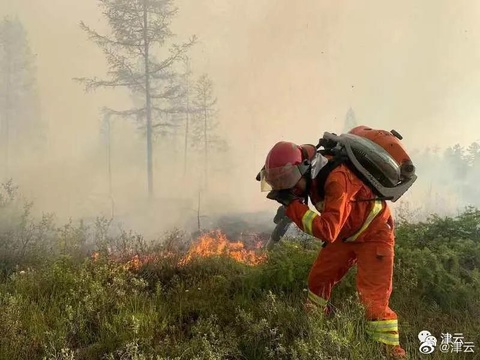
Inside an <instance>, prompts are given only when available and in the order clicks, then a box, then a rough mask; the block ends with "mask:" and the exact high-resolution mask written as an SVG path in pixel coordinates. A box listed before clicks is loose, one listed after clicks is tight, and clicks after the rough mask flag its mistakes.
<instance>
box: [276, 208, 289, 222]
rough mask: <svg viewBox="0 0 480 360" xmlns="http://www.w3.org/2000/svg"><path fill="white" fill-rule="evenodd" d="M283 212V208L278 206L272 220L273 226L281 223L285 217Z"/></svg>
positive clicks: (284, 209) (284, 210)
mask: <svg viewBox="0 0 480 360" xmlns="http://www.w3.org/2000/svg"><path fill="white" fill-rule="evenodd" d="M285 212H286V208H285V206H283V205H280V206H279V207H278V209H277V213H276V214H275V217H274V218H273V222H274V223H275V224H278V223H279V222H280V221H282V219H283V218H284V217H286V216H287V215H286V214H285Z"/></svg>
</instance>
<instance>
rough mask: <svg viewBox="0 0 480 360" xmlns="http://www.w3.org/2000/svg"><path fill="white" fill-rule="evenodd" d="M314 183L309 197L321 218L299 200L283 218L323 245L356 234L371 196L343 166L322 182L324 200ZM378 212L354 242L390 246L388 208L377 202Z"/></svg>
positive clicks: (368, 212)
mask: <svg viewBox="0 0 480 360" xmlns="http://www.w3.org/2000/svg"><path fill="white" fill-rule="evenodd" d="M317 188H318V183H316V182H315V179H314V180H313V182H312V186H311V190H310V194H309V197H310V199H311V201H312V203H313V204H314V205H315V207H316V208H317V210H318V211H320V212H321V216H318V214H316V213H315V212H312V211H311V210H310V209H309V208H308V206H307V205H305V204H303V203H302V202H300V201H299V200H295V201H293V202H292V203H291V204H290V205H289V206H288V207H287V209H286V215H287V216H288V217H289V218H290V219H291V220H292V221H293V222H295V224H296V225H297V226H298V227H299V228H300V229H302V230H303V231H304V232H307V233H309V234H310V235H313V236H315V237H317V238H319V239H320V240H323V241H325V242H327V243H332V242H334V241H337V240H338V239H341V240H342V241H343V240H345V239H347V238H349V237H351V236H352V235H354V234H356V233H357V232H358V231H359V230H360V229H361V228H362V226H363V225H364V224H365V222H366V220H367V218H368V216H369V214H370V212H371V210H372V208H373V206H374V202H373V201H359V200H366V199H374V198H375V194H374V193H373V192H372V190H371V189H370V188H369V187H368V186H367V185H365V184H364V183H363V182H362V181H361V180H360V179H359V178H358V177H357V176H356V175H355V174H354V173H353V172H352V171H351V170H349V169H348V168H347V167H346V166H345V165H340V166H338V167H337V168H335V169H334V170H333V171H332V172H331V173H330V174H329V176H328V178H327V180H326V182H325V198H324V199H323V206H322V203H321V201H322V199H320V197H319V195H318V191H317ZM381 205H382V209H381V211H380V213H378V215H376V217H375V218H374V219H373V221H372V222H371V223H370V225H369V226H368V227H367V228H366V230H364V231H363V232H362V233H361V235H359V236H358V237H357V238H356V240H355V241H356V242H363V241H366V240H367V241H368V240H370V239H371V240H374V241H383V242H393V219H392V216H391V212H390V208H389V207H388V205H387V204H386V202H385V201H381Z"/></svg>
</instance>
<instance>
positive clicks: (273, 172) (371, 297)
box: [257, 126, 417, 358]
mask: <svg viewBox="0 0 480 360" xmlns="http://www.w3.org/2000/svg"><path fill="white" fill-rule="evenodd" d="M401 139H402V137H401V136H400V134H398V133H397V132H396V131H395V130H392V131H391V132H388V131H383V130H374V129H371V128H368V127H366V126H358V127H355V128H354V129H352V130H350V132H349V133H347V134H342V135H340V136H337V135H335V134H331V133H328V132H326V133H325V134H324V136H323V138H321V139H320V142H319V143H318V145H317V146H314V145H296V144H294V143H291V142H284V141H282V142H279V143H277V144H276V145H275V146H274V147H273V148H272V149H271V150H270V152H269V153H268V155H267V158H266V161H265V166H264V167H263V169H262V170H261V172H260V173H259V175H258V176H257V180H259V181H261V182H262V188H263V189H264V190H265V185H269V187H270V192H269V193H268V195H267V198H269V199H272V200H276V201H278V202H279V203H280V204H282V206H283V207H284V209H283V210H284V213H285V215H286V216H287V217H288V218H289V219H290V220H291V221H293V222H294V223H295V224H296V225H297V226H298V227H299V228H300V229H301V230H303V231H304V232H306V233H308V234H310V235H312V236H314V237H316V238H318V239H320V240H322V242H323V248H322V250H321V251H320V253H319V255H318V257H317V259H316V260H315V262H314V264H313V266H312V268H311V270H310V274H309V277H308V290H309V291H308V300H307V305H309V306H320V307H322V308H324V311H325V313H326V314H328V313H329V312H330V311H331V308H332V307H331V305H330V304H329V303H328V301H329V299H330V295H331V292H332V288H333V287H334V286H335V285H336V284H337V283H338V282H339V281H340V280H341V279H342V278H343V277H344V275H345V274H346V273H347V272H348V270H349V269H350V268H351V267H352V266H353V265H354V264H356V265H357V279H356V283H357V290H358V293H359V296H360V299H361V301H362V303H363V305H364V306H365V309H366V316H367V317H368V319H367V320H368V325H367V326H368V327H367V331H368V334H369V335H370V337H371V338H372V339H373V340H375V341H377V342H380V343H383V344H384V347H385V349H386V351H387V355H388V356H390V357H394V358H404V357H405V350H404V349H403V348H402V347H401V346H400V344H399V334H398V323H397V315H396V313H395V312H394V311H393V310H392V309H390V307H389V299H390V294H391V292H392V275H393V260H394V241H395V239H394V221H393V219H392V214H391V212H390V208H389V206H388V204H387V203H386V201H387V200H390V201H392V202H395V201H397V200H398V199H399V198H400V197H401V196H402V195H403V194H404V193H405V192H406V191H407V190H408V188H409V187H410V186H411V185H412V184H413V183H414V182H415V180H416V178H417V177H416V175H415V167H414V166H413V164H412V161H411V159H410V157H409V156H408V154H407V153H406V151H405V149H404V147H403V146H402V144H401V143H400V140H401ZM308 199H310V201H311V203H312V205H313V206H314V207H315V208H316V210H317V211H318V213H317V212H315V211H312V210H310V208H309V206H308ZM282 212H283V211H280V213H282ZM319 213H320V215H319ZM277 216H278V214H277ZM277 220H278V219H277Z"/></svg>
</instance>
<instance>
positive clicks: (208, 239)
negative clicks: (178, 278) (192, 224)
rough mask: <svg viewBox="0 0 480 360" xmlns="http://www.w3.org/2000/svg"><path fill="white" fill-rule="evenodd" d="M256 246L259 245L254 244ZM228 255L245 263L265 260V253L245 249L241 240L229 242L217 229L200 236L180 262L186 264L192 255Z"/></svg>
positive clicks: (255, 263) (252, 263)
mask: <svg viewBox="0 0 480 360" xmlns="http://www.w3.org/2000/svg"><path fill="white" fill-rule="evenodd" d="M256 248H257V249H258V248H259V245H258V244H256ZM219 255H223V256H228V257H231V258H233V259H235V260H236V261H238V262H241V263H244V264H247V265H258V264H260V263H262V262H264V261H265V259H266V254H258V253H257V251H254V250H247V249H245V247H244V244H243V243H241V242H230V241H228V239H227V237H226V236H225V235H224V234H223V233H222V232H221V231H219V230H217V231H212V232H210V233H207V234H204V235H202V236H200V237H199V238H198V239H197V241H196V242H195V243H194V244H193V246H192V247H191V248H190V250H189V251H188V253H187V255H186V256H185V257H184V258H183V259H182V261H181V264H186V263H187V262H189V261H190V260H192V259H193V258H194V257H209V256H219Z"/></svg>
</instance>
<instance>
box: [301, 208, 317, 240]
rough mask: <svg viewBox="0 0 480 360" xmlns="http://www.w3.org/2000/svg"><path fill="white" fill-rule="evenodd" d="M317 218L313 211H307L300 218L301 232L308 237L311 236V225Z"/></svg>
mask: <svg viewBox="0 0 480 360" xmlns="http://www.w3.org/2000/svg"><path fill="white" fill-rule="evenodd" d="M317 216H318V214H317V213H316V212H315V211H312V210H307V211H306V212H305V214H303V217H302V225H303V231H305V232H306V233H307V234H309V235H313V230H312V225H313V220H314V219H315V218H316V217H317Z"/></svg>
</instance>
